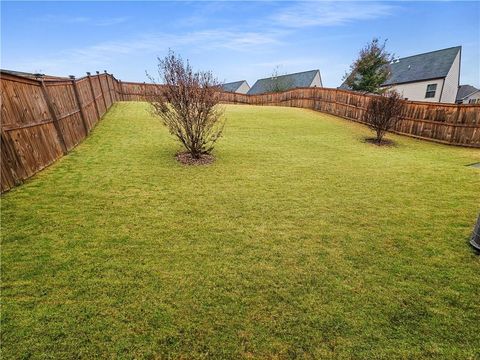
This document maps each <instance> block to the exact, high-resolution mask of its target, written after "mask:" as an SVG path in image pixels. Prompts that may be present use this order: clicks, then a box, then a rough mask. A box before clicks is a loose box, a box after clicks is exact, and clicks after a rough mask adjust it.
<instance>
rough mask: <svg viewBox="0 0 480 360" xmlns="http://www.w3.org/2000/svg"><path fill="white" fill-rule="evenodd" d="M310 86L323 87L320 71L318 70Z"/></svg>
mask: <svg viewBox="0 0 480 360" xmlns="http://www.w3.org/2000/svg"><path fill="white" fill-rule="evenodd" d="M310 87H323V85H322V79H321V78H320V72H317V74H316V75H315V77H314V78H313V81H312V83H311V84H310Z"/></svg>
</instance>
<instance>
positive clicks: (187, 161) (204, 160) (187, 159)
mask: <svg viewBox="0 0 480 360" xmlns="http://www.w3.org/2000/svg"><path fill="white" fill-rule="evenodd" d="M175 158H176V159H177V160H178V161H179V162H180V163H182V164H183V165H208V164H211V163H213V162H214V161H215V157H214V156H213V155H210V154H203V155H202V156H200V157H199V158H198V159H195V158H194V157H192V155H191V154H190V153H188V152H181V153H178V154H177V155H175Z"/></svg>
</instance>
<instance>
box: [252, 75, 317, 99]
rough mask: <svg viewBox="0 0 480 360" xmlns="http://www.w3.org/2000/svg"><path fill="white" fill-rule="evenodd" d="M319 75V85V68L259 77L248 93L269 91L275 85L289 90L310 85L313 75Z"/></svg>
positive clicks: (313, 78)
mask: <svg viewBox="0 0 480 360" xmlns="http://www.w3.org/2000/svg"><path fill="white" fill-rule="evenodd" d="M317 74H318V76H319V81H320V83H319V86H322V85H321V78H320V70H309V71H303V72H298V73H293V74H286V75H280V76H276V77H268V78H264V79H259V80H257V81H256V82H255V84H253V86H252V87H251V89H250V90H249V91H248V94H250V95H251V94H262V93H266V92H271V91H272V89H273V88H275V87H276V86H280V87H282V90H289V89H294V88H299V87H310V86H311V85H312V83H313V81H314V80H315V76H316V75H317Z"/></svg>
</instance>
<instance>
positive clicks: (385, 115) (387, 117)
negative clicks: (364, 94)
mask: <svg viewBox="0 0 480 360" xmlns="http://www.w3.org/2000/svg"><path fill="white" fill-rule="evenodd" d="M404 106H405V103H404V101H403V100H402V97H401V96H400V94H399V93H398V92H396V91H394V90H390V91H387V92H385V93H383V94H381V95H378V96H374V97H372V98H371V99H370V102H369V104H368V107H367V111H366V113H365V122H366V123H367V124H368V126H369V127H370V128H371V129H372V130H373V131H375V134H376V139H375V142H376V143H377V144H378V145H381V144H382V139H383V137H384V135H385V133H386V132H387V131H389V130H391V129H393V128H394V127H395V125H396V124H397V123H398V121H399V120H400V115H401V114H402V111H403V108H404Z"/></svg>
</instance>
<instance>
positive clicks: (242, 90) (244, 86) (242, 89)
mask: <svg viewBox="0 0 480 360" xmlns="http://www.w3.org/2000/svg"><path fill="white" fill-rule="evenodd" d="M248 90H250V86H249V85H248V83H247V82H246V81H244V82H243V83H242V85H240V87H239V88H238V89H237V91H235V92H236V93H238V94H246V93H247V91H248Z"/></svg>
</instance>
